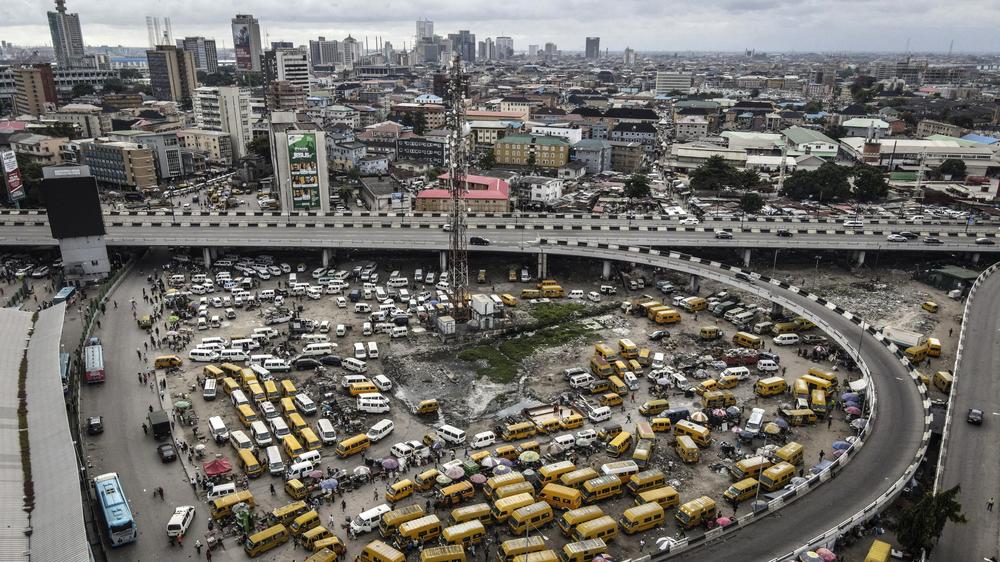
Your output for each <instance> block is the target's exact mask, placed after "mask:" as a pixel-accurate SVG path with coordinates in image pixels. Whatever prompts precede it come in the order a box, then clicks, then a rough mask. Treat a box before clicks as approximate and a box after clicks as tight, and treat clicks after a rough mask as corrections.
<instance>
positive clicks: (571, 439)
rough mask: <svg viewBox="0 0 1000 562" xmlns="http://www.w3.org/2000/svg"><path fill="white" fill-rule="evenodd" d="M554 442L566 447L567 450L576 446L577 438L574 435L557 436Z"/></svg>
mask: <svg viewBox="0 0 1000 562" xmlns="http://www.w3.org/2000/svg"><path fill="white" fill-rule="evenodd" d="M552 442H553V443H555V444H557V445H560V446H562V447H564V448H565V449H569V448H571V447H573V446H574V445H576V437H575V436H573V434H572V433H564V434H562V435H556V437H555V438H554V439H553V440H552Z"/></svg>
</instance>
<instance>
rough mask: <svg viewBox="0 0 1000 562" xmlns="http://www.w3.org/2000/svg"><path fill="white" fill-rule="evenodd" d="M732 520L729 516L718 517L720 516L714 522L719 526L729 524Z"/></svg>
mask: <svg viewBox="0 0 1000 562" xmlns="http://www.w3.org/2000/svg"><path fill="white" fill-rule="evenodd" d="M732 522H733V520H732V519H730V518H728V517H720V518H718V519H716V520H715V523H716V524H717V525H718V526H720V527H725V526H726V525H729V524H731V523H732Z"/></svg>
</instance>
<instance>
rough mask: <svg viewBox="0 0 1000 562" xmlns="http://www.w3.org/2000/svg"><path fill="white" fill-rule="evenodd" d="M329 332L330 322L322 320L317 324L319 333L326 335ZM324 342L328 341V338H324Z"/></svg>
mask: <svg viewBox="0 0 1000 562" xmlns="http://www.w3.org/2000/svg"><path fill="white" fill-rule="evenodd" d="M329 331H330V321H329V320H324V321H322V322H320V323H319V333H321V334H326V333H328V332H329ZM326 341H330V338H326Z"/></svg>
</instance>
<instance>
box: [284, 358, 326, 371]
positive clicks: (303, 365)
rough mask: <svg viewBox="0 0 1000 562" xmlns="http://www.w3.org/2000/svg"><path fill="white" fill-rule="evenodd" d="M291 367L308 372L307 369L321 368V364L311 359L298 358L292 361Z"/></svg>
mask: <svg viewBox="0 0 1000 562" xmlns="http://www.w3.org/2000/svg"><path fill="white" fill-rule="evenodd" d="M292 365H293V366H294V367H295V369H296V370H299V371H308V370H309V369H315V368H316V367H322V366H323V363H322V362H320V361H317V360H316V359H313V358H312V357H299V358H298V359H296V360H294V361H292Z"/></svg>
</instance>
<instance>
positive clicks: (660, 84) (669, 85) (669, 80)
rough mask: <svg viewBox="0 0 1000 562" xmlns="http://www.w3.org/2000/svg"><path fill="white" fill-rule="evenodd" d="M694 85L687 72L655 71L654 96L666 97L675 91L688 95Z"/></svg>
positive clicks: (690, 75)
mask: <svg viewBox="0 0 1000 562" xmlns="http://www.w3.org/2000/svg"><path fill="white" fill-rule="evenodd" d="M693 83H694V76H693V75H692V74H691V73H689V72H670V71H666V70H657V71H656V92H655V93H656V95H658V96H668V95H670V93H671V92H674V91H677V92H682V93H685V94H686V93H688V92H689V90H691V85H692V84H693Z"/></svg>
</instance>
